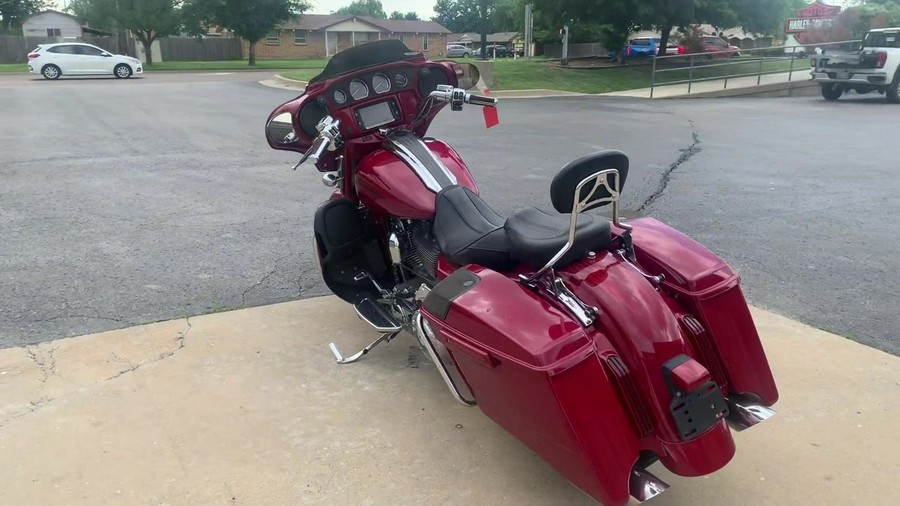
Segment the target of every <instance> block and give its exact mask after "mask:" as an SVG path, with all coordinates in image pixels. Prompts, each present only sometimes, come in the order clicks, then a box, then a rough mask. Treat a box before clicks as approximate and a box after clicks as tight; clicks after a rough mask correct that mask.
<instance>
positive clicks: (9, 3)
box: [0, 0, 47, 32]
mask: <svg viewBox="0 0 900 506" xmlns="http://www.w3.org/2000/svg"><path fill="white" fill-rule="evenodd" d="M46 6H47V4H46V3H45V2H44V0H0V31H2V32H8V31H9V29H10V27H12V26H19V25H21V24H22V20H23V19H25V18H27V17H28V16H30V15H32V14H34V13H35V12H40V11H42V10H43V9H44V8H45V7H46Z"/></svg>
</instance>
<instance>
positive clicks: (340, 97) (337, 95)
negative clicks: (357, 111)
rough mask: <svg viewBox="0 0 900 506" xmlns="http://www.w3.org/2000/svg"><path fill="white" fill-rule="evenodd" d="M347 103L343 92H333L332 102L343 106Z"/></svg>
mask: <svg viewBox="0 0 900 506" xmlns="http://www.w3.org/2000/svg"><path fill="white" fill-rule="evenodd" d="M346 101H347V94H346V93H344V92H343V90H334V102H335V103H337V104H343V103H345V102H346Z"/></svg>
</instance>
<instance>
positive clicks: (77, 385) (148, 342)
mask: <svg viewBox="0 0 900 506" xmlns="http://www.w3.org/2000/svg"><path fill="white" fill-rule="evenodd" d="M753 315H754V318H755V320H756V322H757V325H758V326H759V329H760V331H761V333H762V335H763V338H764V344H765V346H766V349H767V351H768V353H769V356H770V360H771V362H772V366H773V368H774V370H775V374H776V379H777V381H778V383H779V387H780V390H781V396H782V397H781V401H780V402H779V403H778V405H777V406H776V408H777V409H778V411H779V413H778V415H777V416H776V417H774V418H772V419H771V420H769V421H768V422H766V423H765V424H763V425H760V426H758V427H754V428H753V429H751V430H748V431H745V432H742V433H739V434H737V436H736V439H737V443H738V452H737V455H736V457H735V459H734V460H733V461H732V463H731V464H730V465H729V466H728V467H726V468H725V469H724V470H722V471H720V472H718V473H715V474H714V475H712V476H709V477H705V478H694V479H686V478H679V477H673V476H670V475H668V474H667V473H665V472H664V471H662V470H661V469H662V468H661V466H659V465H656V466H654V467H653V468H654V469H655V470H656V471H658V472H659V475H660V476H661V477H662V478H663V479H666V480H667V481H669V483H670V484H671V485H672V489H670V490H669V491H668V492H666V493H665V494H664V495H663V496H661V497H659V498H658V499H655V500H654V503H656V504H661V505H665V504H671V505H681V504H683V505H688V504H691V505H693V504H744V503H749V502H752V503H761V504H870V505H871V504H892V503H893V502H894V501H895V498H896V497H897V495H898V494H900V485H898V482H897V477H898V476H900V466H898V464H897V459H896V454H897V452H898V450H900V443H898V440H900V438H898V437H897V436H900V426H898V424H897V422H896V420H897V419H900V358H897V357H894V356H891V355H888V354H885V353H882V352H879V351H876V350H873V349H871V348H867V347H865V346H862V345H859V344H857V343H854V342H852V341H848V340H845V339H843V338H841V337H838V336H834V335H831V334H828V333H825V332H822V331H819V330H816V329H813V328H810V327H807V326H804V325H801V324H799V323H796V322H793V321H791V320H788V319H785V318H783V317H780V316H777V315H774V314H772V313H769V312H766V311H763V310H758V309H755V310H754V311H753ZM375 337H376V336H375V335H374V332H372V331H371V329H368V328H366V326H365V325H364V324H363V323H362V322H360V321H359V320H358V319H357V318H356V317H355V316H353V312H352V309H351V308H349V307H348V306H347V305H345V304H343V303H342V302H340V301H338V300H337V299H335V298H333V297H322V298H316V299H309V300H305V301H300V302H290V303H285V304H278V305H274V306H266V307H259V308H252V309H245V310H241V311H234V312H228V313H219V314H212V315H205V316H198V317H191V318H190V319H180V320H175V321H171V322H163V323H158V324H153V325H147V326H143V327H136V328H131V329H123V330H117V331H112V332H106V333H102V334H95V335H90V336H82V337H77V338H71V339H63V340H59V341H55V342H52V343H46V344H42V345H39V346H35V347H28V348H10V349H5V350H0V409H2V411H0V455H2V456H3V458H2V459H0V504H10V505H26V504H27V505H30V504H42V505H44V504H48V505H55V504H59V505H91V506H95V505H104V504H115V505H122V504H154V505H159V504H203V505H208V504H260V505H276V504H292V505H293V504H391V505H393V504H423V503H433V504H434V503H437V504H486V503H488V502H489V503H491V504H554V505H555V504H590V501H589V500H588V499H587V498H586V497H585V496H584V495H583V494H581V493H580V492H579V491H578V490H576V489H575V488H574V487H573V486H571V485H570V484H568V483H567V482H566V481H565V480H564V479H562V478H561V477H560V476H559V475H558V474H556V472H555V471H553V470H552V469H551V468H550V467H549V466H548V465H546V464H544V463H543V462H542V461H541V460H540V459H539V458H537V457H536V456H534V455H533V454H532V453H531V452H530V451H529V450H527V449H526V448H525V447H524V446H522V445H521V444H520V443H519V442H518V441H516V440H515V439H513V438H512V437H510V436H508V435H506V434H505V433H504V432H503V431H502V430H501V429H500V428H499V427H497V426H496V425H494V424H493V423H492V422H491V421H490V420H488V419H487V418H486V417H485V416H483V415H482V414H481V413H480V411H479V410H478V409H477V408H467V407H465V406H462V405H460V404H458V403H456V402H455V401H454V400H452V398H451V397H450V395H449V394H448V393H447V392H446V391H445V387H444V386H443V384H442V382H441V380H440V378H439V377H438V375H437V373H436V371H435V370H434V368H433V367H432V366H431V365H430V364H429V363H428V362H427V360H426V359H425V358H424V357H423V356H422V355H421V354H420V353H419V351H418V348H417V347H416V345H415V343H414V340H413V339H412V338H411V337H410V336H406V335H401V336H400V337H398V338H397V339H395V340H394V341H393V342H391V343H389V344H388V345H383V346H381V347H379V348H376V350H375V351H374V352H373V353H371V354H369V355H368V356H366V357H365V358H364V359H363V360H362V361H360V362H358V363H355V364H350V365H344V366H339V365H337V364H335V363H334V361H333V358H332V357H331V354H330V352H329V351H328V348H327V343H328V342H330V341H335V342H337V343H338V345H339V346H340V347H341V350H342V351H344V352H351V351H355V349H358V348H359V347H361V346H363V345H365V344H367V343H368V342H370V341H371V340H372V339H374V338H375Z"/></svg>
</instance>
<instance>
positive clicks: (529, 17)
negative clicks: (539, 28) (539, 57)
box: [525, 4, 534, 58]
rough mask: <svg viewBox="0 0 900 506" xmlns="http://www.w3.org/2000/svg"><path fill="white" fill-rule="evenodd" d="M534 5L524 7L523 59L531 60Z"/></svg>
mask: <svg viewBox="0 0 900 506" xmlns="http://www.w3.org/2000/svg"><path fill="white" fill-rule="evenodd" d="M533 9H534V4H526V5H525V58H531V57H532V56H534V55H532V54H531V38H532V37H533V35H532V31H533V30H534V11H533Z"/></svg>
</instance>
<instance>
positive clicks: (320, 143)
mask: <svg viewBox="0 0 900 506" xmlns="http://www.w3.org/2000/svg"><path fill="white" fill-rule="evenodd" d="M329 144H331V140H330V139H328V138H326V137H324V136H322V135H320V136H318V137H316V140H315V141H313V145H312V147H311V148H309V152H310V153H311V154H310V155H309V157H307V158H308V159H309V160H311V161H312V163H318V161H319V158H322V155H324V154H325V150H326V149H328V145H329Z"/></svg>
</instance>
